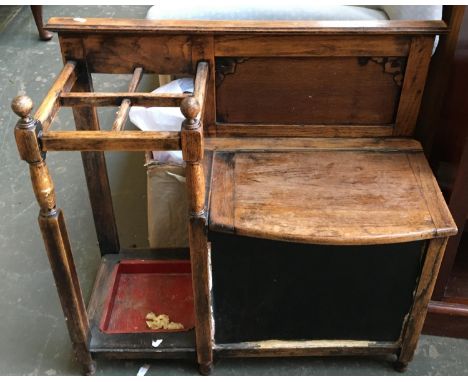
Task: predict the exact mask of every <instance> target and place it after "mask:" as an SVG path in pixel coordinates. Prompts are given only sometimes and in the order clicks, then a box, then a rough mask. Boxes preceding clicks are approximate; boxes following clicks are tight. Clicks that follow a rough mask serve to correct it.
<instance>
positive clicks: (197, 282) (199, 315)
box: [189, 217, 213, 375]
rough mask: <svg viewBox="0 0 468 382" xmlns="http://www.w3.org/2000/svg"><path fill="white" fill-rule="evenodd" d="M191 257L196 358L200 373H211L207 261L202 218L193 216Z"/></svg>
mask: <svg viewBox="0 0 468 382" xmlns="http://www.w3.org/2000/svg"><path fill="white" fill-rule="evenodd" d="M189 243H190V260H191V263H192V285H193V295H194V301H195V334H196V342H197V360H198V365H199V371H200V373H201V374H202V375H208V374H210V373H211V369H212V364H213V340H212V326H211V316H212V312H211V290H210V284H211V283H210V280H211V272H210V260H209V251H208V242H207V236H206V221H205V218H204V217H192V218H191V219H190V224H189Z"/></svg>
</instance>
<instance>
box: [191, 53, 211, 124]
mask: <svg viewBox="0 0 468 382" xmlns="http://www.w3.org/2000/svg"><path fill="white" fill-rule="evenodd" d="M209 71H210V68H209V66H208V63H207V62H205V61H201V62H199V63H198V65H197V72H196V76H195V84H194V93H193V96H194V97H195V99H196V100H197V101H198V103H199V105H200V114H199V115H198V116H197V118H198V119H203V116H204V114H205V99H206V91H207V87H208V77H209Z"/></svg>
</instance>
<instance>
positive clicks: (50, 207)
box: [11, 96, 96, 375]
mask: <svg viewBox="0 0 468 382" xmlns="http://www.w3.org/2000/svg"><path fill="white" fill-rule="evenodd" d="M11 106H12V109H13V111H14V112H15V113H16V114H17V115H18V116H19V117H21V119H20V120H19V121H18V123H17V124H16V127H15V139H16V144H17V146H18V151H19V154H20V157H21V159H23V160H24V161H26V162H28V163H29V170H30V174H31V181H32V185H33V189H34V194H35V195H36V199H37V202H38V204H39V207H40V213H39V227H40V228H41V232H42V237H43V239H44V243H45V247H46V251H47V256H48V258H49V262H50V266H51V268H52V273H53V275H54V279H55V284H56V286H57V290H58V293H59V297H60V302H61V304H62V309H63V313H64V315H65V320H66V322H67V326H68V331H69V334H70V338H71V340H72V343H73V350H74V353H75V356H76V358H77V360H78V362H79V363H80V365H81V367H82V370H83V373H84V374H87V375H89V374H94V372H95V369H96V366H95V363H94V361H93V359H92V357H91V353H90V352H89V348H88V343H89V323H88V317H87V314H86V309H85V305H84V302H83V296H82V294H81V289H80V285H79V281H78V277H77V274H76V269H75V264H74V262H73V257H72V253H71V247H70V243H69V240H68V234H67V230H66V227H65V220H64V217H63V213H62V211H61V210H60V209H58V208H57V207H56V199H55V191H54V184H53V182H52V178H51V177H50V174H49V170H48V168H47V165H46V162H45V160H44V159H45V153H44V152H42V151H41V148H40V147H39V142H38V134H40V133H41V130H42V128H41V123H40V122H39V121H38V120H35V119H33V118H31V117H30V113H31V110H32V108H33V102H32V100H31V99H30V98H29V97H27V96H19V97H16V98H15V99H14V100H13V102H12V105H11Z"/></svg>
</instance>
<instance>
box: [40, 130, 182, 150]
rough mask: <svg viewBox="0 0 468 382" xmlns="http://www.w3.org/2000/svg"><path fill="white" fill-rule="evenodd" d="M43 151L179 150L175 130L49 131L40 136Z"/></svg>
mask: <svg viewBox="0 0 468 382" xmlns="http://www.w3.org/2000/svg"><path fill="white" fill-rule="evenodd" d="M40 142H41V143H42V147H43V149H44V150H46V151H144V150H162V151H166V150H180V149H181V143H180V133H179V132H178V131H169V132H160V131H57V132H55V131H49V132H47V133H44V134H43V135H42V137H41V138H40Z"/></svg>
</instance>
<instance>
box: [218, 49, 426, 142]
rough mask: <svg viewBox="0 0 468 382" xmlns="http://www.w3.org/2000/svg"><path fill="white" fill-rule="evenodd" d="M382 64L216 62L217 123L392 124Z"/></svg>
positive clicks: (389, 81)
mask: <svg viewBox="0 0 468 382" xmlns="http://www.w3.org/2000/svg"><path fill="white" fill-rule="evenodd" d="M362 43H363V44H364V43H365V42H362ZM429 58H430V56H429ZM400 64H401V65H403V64H402V63H399V65H400ZM383 65H384V64H383V62H382V63H380V62H376V61H374V59H367V58H360V57H328V56H321V57H267V58H263V57H258V58H239V59H238V61H237V62H235V61H234V62H233V60H232V59H224V58H218V59H217V60H216V72H217V77H216V105H217V106H216V107H217V121H218V122H219V123H229V124H236V123H243V124H247V123H253V124H275V125H277V124H284V125H287V124H294V125H306V124H317V125H348V128H349V130H353V127H354V125H388V124H393V122H394V118H395V117H394V116H395V111H396V108H397V105H398V99H399V95H400V90H401V89H400V87H399V86H398V84H397V82H395V78H394V75H395V73H394V72H393V71H391V72H386V71H385V70H383ZM401 65H400V67H399V66H398V65H397V67H396V70H397V71H400V70H402V67H401ZM285 68H288V70H285ZM272 79H274V80H272ZM245 89H248V91H245ZM240 94H242V96H239V95H240ZM345 94H346V95H348V96H345ZM330 105H333V107H330ZM368 129H369V130H371V126H369V127H368ZM265 130H268V127H265ZM376 135H377V134H376Z"/></svg>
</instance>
